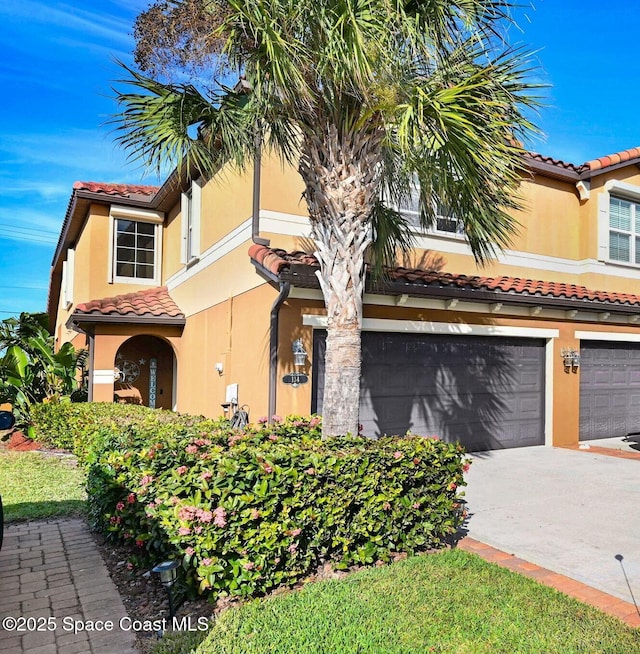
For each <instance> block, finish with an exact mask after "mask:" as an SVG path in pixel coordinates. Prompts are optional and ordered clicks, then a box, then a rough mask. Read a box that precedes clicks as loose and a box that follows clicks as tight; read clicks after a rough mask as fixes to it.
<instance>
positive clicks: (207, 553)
mask: <svg viewBox="0 0 640 654" xmlns="http://www.w3.org/2000/svg"><path fill="white" fill-rule="evenodd" d="M76 406H77V405H76ZM94 406H96V405H94ZM74 408H75V407H73V406H72V408H71V409H69V411H70V414H69V415H70V416H74V417H73V418H70V419H68V420H67V422H66V423H65V424H66V425H67V426H71V428H72V429H73V428H74V425H75V424H76V423H75V422H74V420H76V419H77V418H76V417H75V415H76V414H75V413H73V409H74ZM128 409H129V410H130V414H129V416H128V417H127V418H126V419H125V422H124V423H119V422H118V420H119V419H120V417H121V418H124V414H122V416H119V417H118V418H117V419H116V418H115V417H114V414H111V415H110V416H109V420H112V421H113V422H111V423H109V425H107V426H105V425H102V426H101V427H99V428H97V427H95V426H93V427H89V426H88V423H86V422H84V421H83V420H82V418H79V419H78V420H79V423H78V424H79V426H78V429H80V432H81V436H77V435H76V436H73V438H72V440H73V441H74V443H75V444H76V448H77V449H81V450H82V452H83V459H82V460H83V461H84V462H85V465H86V466H87V468H88V490H89V507H90V515H91V517H92V520H93V522H94V524H95V525H96V526H98V527H99V528H100V529H102V530H103V531H104V532H105V533H107V534H108V535H109V536H110V537H112V538H113V539H115V540H118V541H120V542H126V543H130V544H131V545H132V546H133V547H134V549H135V551H136V552H137V555H136V557H135V558H136V563H138V564H140V565H143V564H144V565H147V564H149V563H150V562H157V560H159V559H162V558H166V557H179V558H181V559H182V562H183V569H184V578H185V579H186V581H187V583H188V584H189V585H190V586H191V587H192V588H193V589H197V590H198V591H199V592H210V591H213V592H215V593H216V594H233V595H242V596H248V595H254V594H258V593H264V592H266V591H268V590H270V589H273V588H275V587H277V586H280V585H282V584H291V583H294V582H296V581H298V580H300V579H303V578H304V577H306V576H308V575H309V574H310V573H312V572H313V571H314V570H315V569H317V567H318V566H319V565H321V564H322V563H323V562H325V561H331V562H332V563H333V565H334V566H336V567H347V566H350V565H353V564H372V563H375V562H377V561H389V560H390V559H391V557H392V555H393V553H395V552H409V553H411V552H414V551H419V550H425V549H429V548H433V547H441V546H442V545H443V544H444V543H445V542H446V541H447V538H448V537H449V536H450V535H451V534H452V533H454V532H455V531H456V530H457V529H458V527H459V526H460V523H461V522H462V520H463V512H462V510H461V507H460V504H459V497H458V495H459V490H458V489H459V487H460V486H462V485H464V481H463V471H464V468H465V467H466V465H467V463H466V461H465V459H464V454H463V451H462V448H460V447H459V446H458V445H454V444H449V443H444V442H442V441H439V440H437V439H433V438H423V437H419V436H412V435H407V436H403V437H394V438H391V437H385V438H382V439H379V440H377V441H374V440H370V439H367V438H364V437H340V438H332V439H328V440H322V439H321V437H320V435H321V428H320V419H319V418H316V417H312V418H301V417H295V416H293V417H289V418H287V419H285V420H284V421H280V422H277V423H275V424H272V425H267V424H257V425H250V426H249V428H248V429H247V430H246V432H245V433H239V432H237V431H233V430H231V429H228V428H226V427H225V426H224V425H223V424H222V423H219V422H218V423H215V422H213V421H205V420H203V419H194V418H192V417H187V416H181V417H176V416H174V415H173V414H167V415H163V414H164V412H152V413H151V414H149V412H148V411H139V410H138V409H139V407H128ZM131 409H133V410H131ZM65 410H66V409H54V410H51V415H52V416H56V417H55V420H57V421H59V424H62V423H63V421H64V419H63V417H62V416H63V415H64V413H65ZM101 410H102V409H101ZM120 410H121V408H120V407H119V408H118V409H113V411H114V412H116V411H120ZM45 413H46V412H45ZM107 413H108V412H107ZM97 415H98V414H97V413H96V414H95V416H97ZM95 416H94V418H95ZM55 420H54V418H50V419H49V420H48V424H52V423H53V422H54V421H55ZM44 422H45V421H44V420H42V421H41V423H40V424H44ZM96 422H100V420H98V419H97V418H96ZM65 428H66V427H65ZM111 428H112V431H111V434H110V435H109V434H107V432H108V431H109V429H111ZM67 437H69V435H67ZM87 442H91V445H90V446H87Z"/></svg>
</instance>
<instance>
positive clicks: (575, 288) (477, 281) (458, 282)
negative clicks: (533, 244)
mask: <svg viewBox="0 0 640 654" xmlns="http://www.w3.org/2000/svg"><path fill="white" fill-rule="evenodd" d="M249 254H250V256H251V258H252V259H253V260H254V261H255V262H257V263H259V264H260V265H262V266H264V267H265V268H266V269H267V270H269V271H270V272H272V273H273V274H275V275H278V274H280V272H282V271H283V270H286V269H287V268H290V267H291V266H292V265H295V264H298V265H306V266H311V267H315V268H317V267H318V262H317V260H316V259H315V257H314V256H313V255H310V254H307V253H304V252H286V251H285V250H280V249H277V248H268V247H265V246H264V245H253V246H251V248H250V250H249ZM388 275H389V278H390V279H391V280H392V281H394V282H406V283H410V284H412V285H414V286H416V287H423V288H424V287H432V288H446V287H455V288H460V289H464V290H467V291H471V292H473V291H498V292H500V293H503V294H505V293H506V294H513V295H518V296H520V297H522V296H527V295H530V296H533V297H543V298H558V299H567V300H581V301H597V302H605V303H608V304H617V305H625V306H634V307H638V308H640V296H639V295H633V294H630V293H617V292H615V291H598V290H593V289H589V288H587V287H585V286H579V285H577V284H566V283H563V282H549V281H544V280H539V279H525V278H521V277H509V276H500V277H482V276H477V275H473V276H471V275H461V274H456V273H450V272H439V271H435V270H422V269H419V268H404V267H401V266H400V267H397V268H394V269H391V270H388Z"/></svg>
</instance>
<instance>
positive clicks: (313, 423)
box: [309, 416, 322, 427]
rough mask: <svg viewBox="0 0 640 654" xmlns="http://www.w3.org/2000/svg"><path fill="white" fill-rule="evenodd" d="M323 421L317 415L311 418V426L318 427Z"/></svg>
mask: <svg viewBox="0 0 640 654" xmlns="http://www.w3.org/2000/svg"><path fill="white" fill-rule="evenodd" d="M321 422H322V420H321V419H320V418H318V417H317V416H315V417H313V418H311V420H309V427H317V426H318V425H319V424H320V423H321Z"/></svg>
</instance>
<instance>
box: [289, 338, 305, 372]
mask: <svg viewBox="0 0 640 654" xmlns="http://www.w3.org/2000/svg"><path fill="white" fill-rule="evenodd" d="M291 349H292V350H293V364H294V365H295V366H296V367H297V368H302V366H304V364H305V363H306V361H307V351H306V350H305V349H304V345H303V344H302V339H300V338H296V340H295V341H293V344H292V348H291Z"/></svg>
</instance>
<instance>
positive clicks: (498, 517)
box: [466, 447, 640, 604]
mask: <svg viewBox="0 0 640 654" xmlns="http://www.w3.org/2000/svg"><path fill="white" fill-rule="evenodd" d="M472 458H473V464H472V466H471V469H470V471H469V473H468V474H467V481H468V486H467V488H466V499H467V502H468V510H469V515H470V518H469V521H468V525H467V528H468V530H469V536H471V537H472V538H475V539H477V540H479V541H482V542H484V543H486V544H488V545H492V546H493V547H496V548H498V549H501V550H504V551H505V552H508V553H511V554H514V555H515V556H518V557H520V558H522V559H525V560H527V561H530V562H532V563H536V564H538V565H540V566H542V567H545V568H548V569H550V570H553V571H554V572H558V573H560V574H563V575H566V576H568V577H571V578H573V579H576V580H578V581H581V582H583V583H585V584H588V585H589V586H593V587H594V588H598V589H599V590H602V591H604V592H606V593H609V594H611V595H615V596H616V597H619V598H621V599H624V600H625V601H627V602H632V603H633V602H634V599H635V603H636V604H640V461H638V460H625V459H618V458H613V457H609V456H603V455H600V454H594V453H587V452H581V451H576V450H565V449H558V448H550V447H528V448H519V449H512V450H499V451H495V452H488V453H482V454H478V455H473V457H472ZM621 557H622V558H621ZM634 596H635V598H634Z"/></svg>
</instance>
